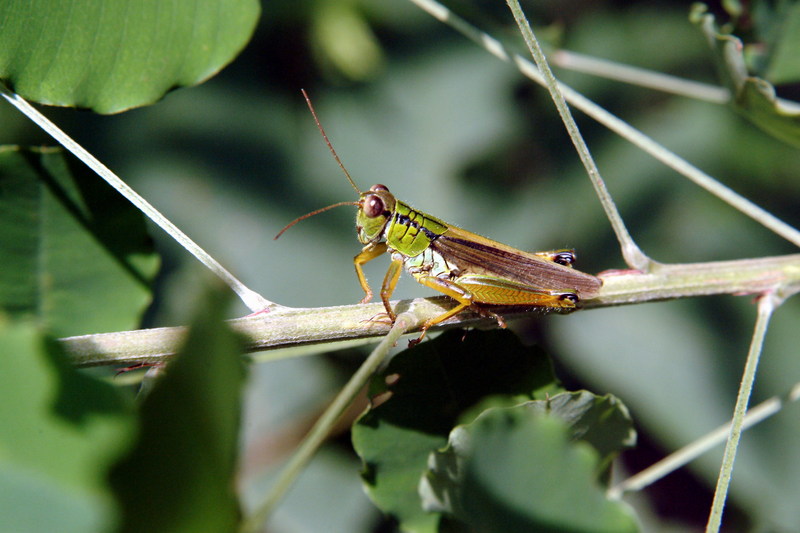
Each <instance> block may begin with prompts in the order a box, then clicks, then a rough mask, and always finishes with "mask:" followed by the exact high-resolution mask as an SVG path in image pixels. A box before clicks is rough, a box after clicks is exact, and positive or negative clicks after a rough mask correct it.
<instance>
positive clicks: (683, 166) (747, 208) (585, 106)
mask: <svg viewBox="0 0 800 533" xmlns="http://www.w3.org/2000/svg"><path fill="white" fill-rule="evenodd" d="M410 1H411V2H413V3H414V4H416V5H417V6H419V7H420V8H421V9H423V10H425V11H426V12H428V13H429V14H431V15H432V16H433V17H435V18H436V19H438V20H440V21H442V22H444V23H445V24H447V25H449V26H450V27H452V28H453V29H455V30H456V31H458V32H460V33H462V34H463V35H464V36H466V37H467V38H469V39H471V40H472V41H474V42H475V43H477V44H478V45H479V46H481V47H483V48H484V49H485V50H486V51H487V52H489V53H490V54H492V55H494V56H495V57H497V58H498V59H501V60H502V61H507V62H513V63H514V64H515V65H516V67H517V69H519V71H520V72H521V73H522V74H523V75H525V76H527V77H528V78H530V79H531V80H533V81H534V82H536V83H538V84H540V85H545V81H544V77H543V76H542V75H541V73H540V72H539V69H537V68H536V66H535V65H533V64H532V63H531V62H530V61H528V60H527V59H525V58H524V57H521V56H519V55H518V54H514V53H512V52H510V51H509V50H508V49H507V48H506V47H504V46H503V44H502V43H500V41H498V40H497V39H495V38H494V37H492V36H491V35H489V34H487V33H484V32H482V31H480V30H478V29H477V28H475V27H474V26H472V25H470V24H469V23H468V22H466V21H465V20H464V19H462V18H460V17H458V16H456V15H455V14H454V13H453V12H451V11H450V10H449V9H447V8H446V7H444V6H443V5H441V4H439V3H438V2H435V1H434V0H410ZM558 86H559V88H560V89H561V93H562V94H563V95H564V99H565V100H566V101H567V102H569V104H570V105H571V106H573V107H574V108H576V109H580V110H581V111H583V112H584V113H586V114H587V115H588V116H590V117H591V118H593V119H595V120H596V121H597V122H599V123H600V124H603V125H604V126H606V127H607V128H608V129H610V130H611V131H613V132H614V133H616V134H618V135H619V136H620V137H622V138H623V139H625V140H627V141H628V142H630V143H631V144H633V145H634V146H636V147H638V148H640V149H641V150H642V151H644V152H646V153H648V154H650V155H651V156H653V157H654V158H655V159H657V160H658V161H660V162H662V163H664V164H665V165H667V166H668V167H670V168H672V169H673V170H675V171H676V172H678V173H679V174H681V175H683V176H685V177H686V178H688V179H689V180H691V181H692V182H694V183H695V184H696V185H699V186H700V187H702V188H704V189H705V190H707V191H708V192H710V193H711V194H713V195H714V196H716V197H717V198H719V199H721V200H722V201H724V202H726V203H727V204H729V205H731V206H732V207H734V208H735V209H737V210H739V211H741V212H742V213H744V214H745V215H747V216H748V217H750V218H752V219H753V220H755V221H756V222H758V223H759V224H761V225H763V226H764V227H766V228H768V229H769V230H771V231H773V232H774V233H776V234H777V235H780V236H781V237H783V238H784V239H786V240H787V241H789V242H791V243H792V244H794V245H795V246H800V231H798V230H796V229H795V228H793V227H792V226H790V225H789V224H786V223H785V222H783V221H782V220H780V219H779V218H777V217H775V216H774V215H772V214H771V213H769V212H768V211H766V210H764V209H762V208H761V207H759V206H757V205H756V204H754V203H753V202H751V201H750V200H748V199H747V198H745V197H743V196H741V195H739V194H737V193H736V192H734V191H733V190H731V189H729V188H728V187H726V186H725V185H723V184H721V183H720V182H718V181H717V180H715V179H714V178H713V177H711V176H709V175H708V174H706V173H705V172H703V171H701V170H700V169H698V168H697V167H695V166H694V165H692V164H691V163H689V162H688V161H686V160H685V159H683V158H681V157H680V156H678V155H677V154H675V153H673V152H671V151H669V150H667V149H666V148H664V147H663V146H661V145H660V144H658V143H657V142H656V141H654V140H653V139H652V138H650V137H648V136H647V135H645V134H644V133H642V132H641V131H639V130H637V129H636V128H634V127H632V126H630V125H629V124H627V123H625V122H624V121H622V120H620V119H619V118H617V117H616V116H614V115H612V114H611V113H609V112H608V111H606V110H605V109H603V108H602V107H600V106H598V105H597V104H595V103H594V102H592V101H591V100H589V99H588V98H586V97H584V96H583V95H581V94H580V93H578V92H577V91H575V90H573V89H571V88H570V87H569V86H567V85H565V84H563V83H561V82H559V83H558Z"/></svg>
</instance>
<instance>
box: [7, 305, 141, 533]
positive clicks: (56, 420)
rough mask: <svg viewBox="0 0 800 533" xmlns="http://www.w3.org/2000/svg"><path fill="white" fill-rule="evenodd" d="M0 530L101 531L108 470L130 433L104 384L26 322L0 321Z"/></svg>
mask: <svg viewBox="0 0 800 533" xmlns="http://www.w3.org/2000/svg"><path fill="white" fill-rule="evenodd" d="M0 420H1V421H2V430H0V517H2V519H0V531H8V532H11V531H14V532H22V531H30V532H38V531H59V532H64V533H70V532H74V533H92V532H102V531H108V530H109V528H110V527H111V526H112V525H113V524H114V523H115V521H116V517H117V510H116V505H115V502H114V499H113V497H112V495H111V494H110V492H109V491H108V490H107V488H106V476H107V473H108V469H109V468H110V466H111V464H112V463H113V462H114V461H115V460H117V459H118V457H119V456H120V455H121V454H122V453H124V451H125V450H126V449H127V447H128V445H127V442H128V439H130V437H131V435H132V434H133V433H134V419H133V416H132V410H131V409H130V405H128V403H127V402H125V401H123V398H121V397H120V396H119V394H118V393H117V391H116V390H115V389H114V387H112V386H111V385H109V384H107V383H104V382H101V381H98V380H95V379H92V378H89V377H86V376H85V375H82V374H80V373H79V372H77V371H76V370H74V369H73V368H71V367H70V366H69V365H68V363H67V362H66V359H65V358H64V355H63V354H62V353H60V350H59V348H58V346H57V345H56V344H55V343H46V342H45V340H44V338H43V336H42V335H41V334H40V332H39V330H38V329H37V328H36V327H35V326H33V325H32V324H30V323H25V322H21V321H20V322H17V323H14V324H9V323H4V322H3V321H2V320H1V319H0Z"/></svg>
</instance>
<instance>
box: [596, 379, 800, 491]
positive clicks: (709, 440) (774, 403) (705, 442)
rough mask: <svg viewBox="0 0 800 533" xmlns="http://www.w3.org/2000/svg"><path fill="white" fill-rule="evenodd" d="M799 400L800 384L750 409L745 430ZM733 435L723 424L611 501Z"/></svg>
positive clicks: (625, 484) (622, 487)
mask: <svg viewBox="0 0 800 533" xmlns="http://www.w3.org/2000/svg"><path fill="white" fill-rule="evenodd" d="M798 400H800V383H796V384H795V386H794V387H792V389H791V390H790V391H789V393H788V394H785V395H783V396H773V397H772V398H769V399H768V400H765V401H763V402H761V403H760V404H758V405H757V406H756V407H753V408H752V409H749V410H748V411H747V415H746V416H745V417H744V422H743V424H742V429H748V428H750V427H752V426H755V425H756V424H758V423H760V422H763V421H764V420H766V419H767V418H769V417H771V416H772V415H775V414H777V413H779V412H780V411H781V410H782V409H783V407H784V406H785V405H786V404H787V403H793V402H796V401H798ZM730 431H731V423H730V422H728V423H727V424H723V425H721V426H719V427H718V428H716V429H714V430H713V431H711V432H709V433H707V434H706V435H704V436H703V437H701V438H699V439H697V440H695V441H694V442H692V443H690V444H687V445H686V446H684V447H683V448H681V449H680V450H676V451H674V452H673V453H671V454H669V455H668V456H667V457H665V458H663V459H661V460H660V461H658V462H656V463H653V464H652V465H650V466H648V467H647V468H645V469H644V470H642V471H640V472H637V473H636V474H634V475H632V476H631V477H629V478H628V479H625V480H624V481H621V482H620V483H618V484H617V485H615V486H614V487H612V488H610V489H609V490H608V497H609V498H611V499H619V498H620V497H622V495H623V494H624V493H626V492H635V491H640V490H642V489H644V488H645V487H647V486H649V485H651V484H653V483H655V482H656V481H658V480H660V479H663V478H664V477H666V476H668V475H669V474H671V473H672V472H674V471H675V470H678V469H679V468H682V467H684V466H686V465H687V464H689V463H690V462H692V461H694V460H695V459H697V458H698V457H700V456H701V455H703V454H704V453H706V452H707V451H709V450H711V449H712V448H714V447H715V446H718V445H720V444H722V443H723V442H725V440H726V439H727V438H728V434H729V433H730Z"/></svg>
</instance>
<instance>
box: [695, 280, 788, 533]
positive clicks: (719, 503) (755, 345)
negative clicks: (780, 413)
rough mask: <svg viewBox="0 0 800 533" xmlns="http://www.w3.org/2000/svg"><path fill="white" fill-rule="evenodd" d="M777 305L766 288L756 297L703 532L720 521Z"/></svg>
mask: <svg viewBox="0 0 800 533" xmlns="http://www.w3.org/2000/svg"><path fill="white" fill-rule="evenodd" d="M778 305H780V299H779V298H778V297H777V296H776V295H775V293H774V292H769V293H766V294H764V295H762V296H761V298H760V299H759V301H758V315H757V318H756V325H755V328H754V330H753V338H752V341H751V342H750V350H749V351H748V353H747V362H746V363H745V366H744V373H743V374H742V382H741V384H740V386H739V394H738V395H737V397H736V406H735V407H734V409H733V419H732V420H731V428H730V432H729V433H728V442H727V444H726V445H725V453H724V455H723V457H722V465H721V466H720V471H719V478H718V479H717V488H716V490H715V491H714V502H713V503H712V504H711V512H710V513H709V517H708V524H707V525H706V533H716V532H718V531H719V528H720V525H721V524H722V511H723V509H724V507H725V500H726V498H727V496H728V488H729V487H730V483H731V476H732V474H733V463H734V461H735V459H736V450H737V449H738V446H739V439H740V438H741V436H742V429H743V425H744V416H745V412H746V411H747V404H748V403H749V401H750V394H751V393H752V391H753V383H754V382H755V378H756V369H757V368H758V361H759V358H760V357H761V351H762V348H763V346H764V337H765V335H766V333H767V326H768V325H769V321H770V318H771V317H772V313H773V312H774V311H775V308H776V307H777V306H778Z"/></svg>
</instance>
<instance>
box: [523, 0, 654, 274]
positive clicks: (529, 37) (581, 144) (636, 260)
mask: <svg viewBox="0 0 800 533" xmlns="http://www.w3.org/2000/svg"><path fill="white" fill-rule="evenodd" d="M508 6H509V8H511V12H512V13H513V15H514V20H516V22H517V26H519V29H520V32H522V37H523V38H524V39H525V43H526V44H527V45H528V50H529V51H530V53H531V55H532V56H533V60H534V61H535V62H536V66H537V67H539V72H541V73H542V75H543V76H544V79H545V82H546V85H547V89H548V90H549V91H550V96H551V97H552V98H553V102H554V103H555V105H556V109H558V114H559V115H561V120H562V121H563V122H564V126H565V127H566V128H567V133H568V134H569V137H570V139H572V144H574V145H575V149H576V150H577V151H578V155H579V156H580V158H581V162H582V163H583V166H584V168H586V172H587V174H588V175H589V179H590V180H591V181H592V185H593V186H594V190H595V192H596V193H597V196H598V197H599V198H600V203H601V204H602V206H603V209H604V210H605V212H606V217H608V220H609V222H610V223H611V227H612V228H613V229H614V233H615V234H616V236H617V240H618V241H619V244H620V248H621V250H622V256H623V257H624V258H625V262H626V263H627V264H628V266H629V267H631V268H635V269H638V270H642V271H647V270H649V267H650V264H651V260H650V258H648V257H647V256H646V255H645V253H644V252H642V250H641V249H640V248H639V246H637V245H636V243H635V242H634V240H633V238H632V237H631V235H630V233H629V232H628V229H627V228H626V227H625V222H624V221H623V220H622V216H621V215H620V214H619V210H617V206H616V205H615V204H614V200H613V198H611V194H610V193H609V192H608V188H607V187H606V184H605V182H604V181H603V178H602V177H601V176H600V170H599V169H598V168H597V165H596V164H595V162H594V159H593V158H592V155H591V153H590V152H589V147H588V146H586V142H585V141H584V140H583V136H582V135H581V133H580V131H579V130H578V125H577V124H576V123H575V119H574V118H573V116H572V113H571V112H570V110H569V107H568V106H567V102H566V101H565V100H564V95H563V94H561V91H560V90H559V88H558V82H557V81H556V78H555V76H553V72H552V71H551V70H550V65H548V64H547V59H546V58H545V57H544V52H542V48H541V47H540V46H539V41H538V40H537V39H536V36H535V35H534V33H533V29H531V26H530V24H529V23H528V19H527V18H526V17H525V14H524V13H523V12H522V8H521V7H520V5H519V2H518V0H508Z"/></svg>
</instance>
